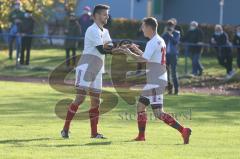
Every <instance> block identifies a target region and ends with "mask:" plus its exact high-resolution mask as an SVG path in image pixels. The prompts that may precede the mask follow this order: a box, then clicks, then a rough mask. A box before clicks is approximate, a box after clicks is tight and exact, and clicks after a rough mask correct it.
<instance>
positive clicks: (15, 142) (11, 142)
mask: <svg viewBox="0 0 240 159" xmlns="http://www.w3.org/2000/svg"><path fill="white" fill-rule="evenodd" d="M44 140H53V139H51V138H36V139H10V140H0V144H19V143H22V142H32V141H44ZM54 140H55V139H54Z"/></svg>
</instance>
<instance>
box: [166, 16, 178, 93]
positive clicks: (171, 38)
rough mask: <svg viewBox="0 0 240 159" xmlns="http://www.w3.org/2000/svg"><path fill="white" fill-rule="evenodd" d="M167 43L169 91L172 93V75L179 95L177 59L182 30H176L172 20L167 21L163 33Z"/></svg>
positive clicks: (175, 90)
mask: <svg viewBox="0 0 240 159" xmlns="http://www.w3.org/2000/svg"><path fill="white" fill-rule="evenodd" d="M162 37H163V39H164V41H165V43H166V60H167V61H166V62H167V63H166V64H167V71H168V93H169V94H172V83H171V79H170V75H171V78H172V82H173V86H174V94H175V95H178V91H179V82H178V75H177V60H178V54H179V51H178V44H179V42H180V32H179V31H177V30H175V25H174V22H173V21H172V20H169V21H168V22H167V27H166V31H165V33H163V35H162Z"/></svg>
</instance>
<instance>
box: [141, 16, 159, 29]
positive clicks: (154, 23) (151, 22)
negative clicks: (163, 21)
mask: <svg viewBox="0 0 240 159" xmlns="http://www.w3.org/2000/svg"><path fill="white" fill-rule="evenodd" d="M143 22H144V23H145V24H146V25H148V26H150V27H151V28H152V29H153V30H156V29H157V27H158V22H157V19H156V18H154V17H147V18H144V19H143Z"/></svg>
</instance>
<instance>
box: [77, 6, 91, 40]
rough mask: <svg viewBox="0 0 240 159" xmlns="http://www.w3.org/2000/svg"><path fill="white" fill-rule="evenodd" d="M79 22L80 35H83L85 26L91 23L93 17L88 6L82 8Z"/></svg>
mask: <svg viewBox="0 0 240 159" xmlns="http://www.w3.org/2000/svg"><path fill="white" fill-rule="evenodd" d="M79 23H80V25H81V28H82V37H84V36H85V32H86V30H87V28H88V27H89V26H91V25H92V24H93V19H92V17H91V8H90V7H89V6H85V7H84V8H83V14H82V15H81V17H80V18H79Z"/></svg>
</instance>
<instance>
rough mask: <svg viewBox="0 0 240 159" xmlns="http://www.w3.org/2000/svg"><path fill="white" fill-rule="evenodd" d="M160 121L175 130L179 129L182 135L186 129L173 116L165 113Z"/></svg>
mask: <svg viewBox="0 0 240 159" xmlns="http://www.w3.org/2000/svg"><path fill="white" fill-rule="evenodd" d="M160 120H162V121H164V122H165V123H166V124H168V125H169V126H171V127H173V128H174V129H177V130H178V131H179V132H180V133H182V131H183V128H184V127H183V126H182V125H181V124H179V122H178V121H177V120H176V119H174V118H173V117H172V116H171V115H169V114H167V113H163V115H161V118H160Z"/></svg>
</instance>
